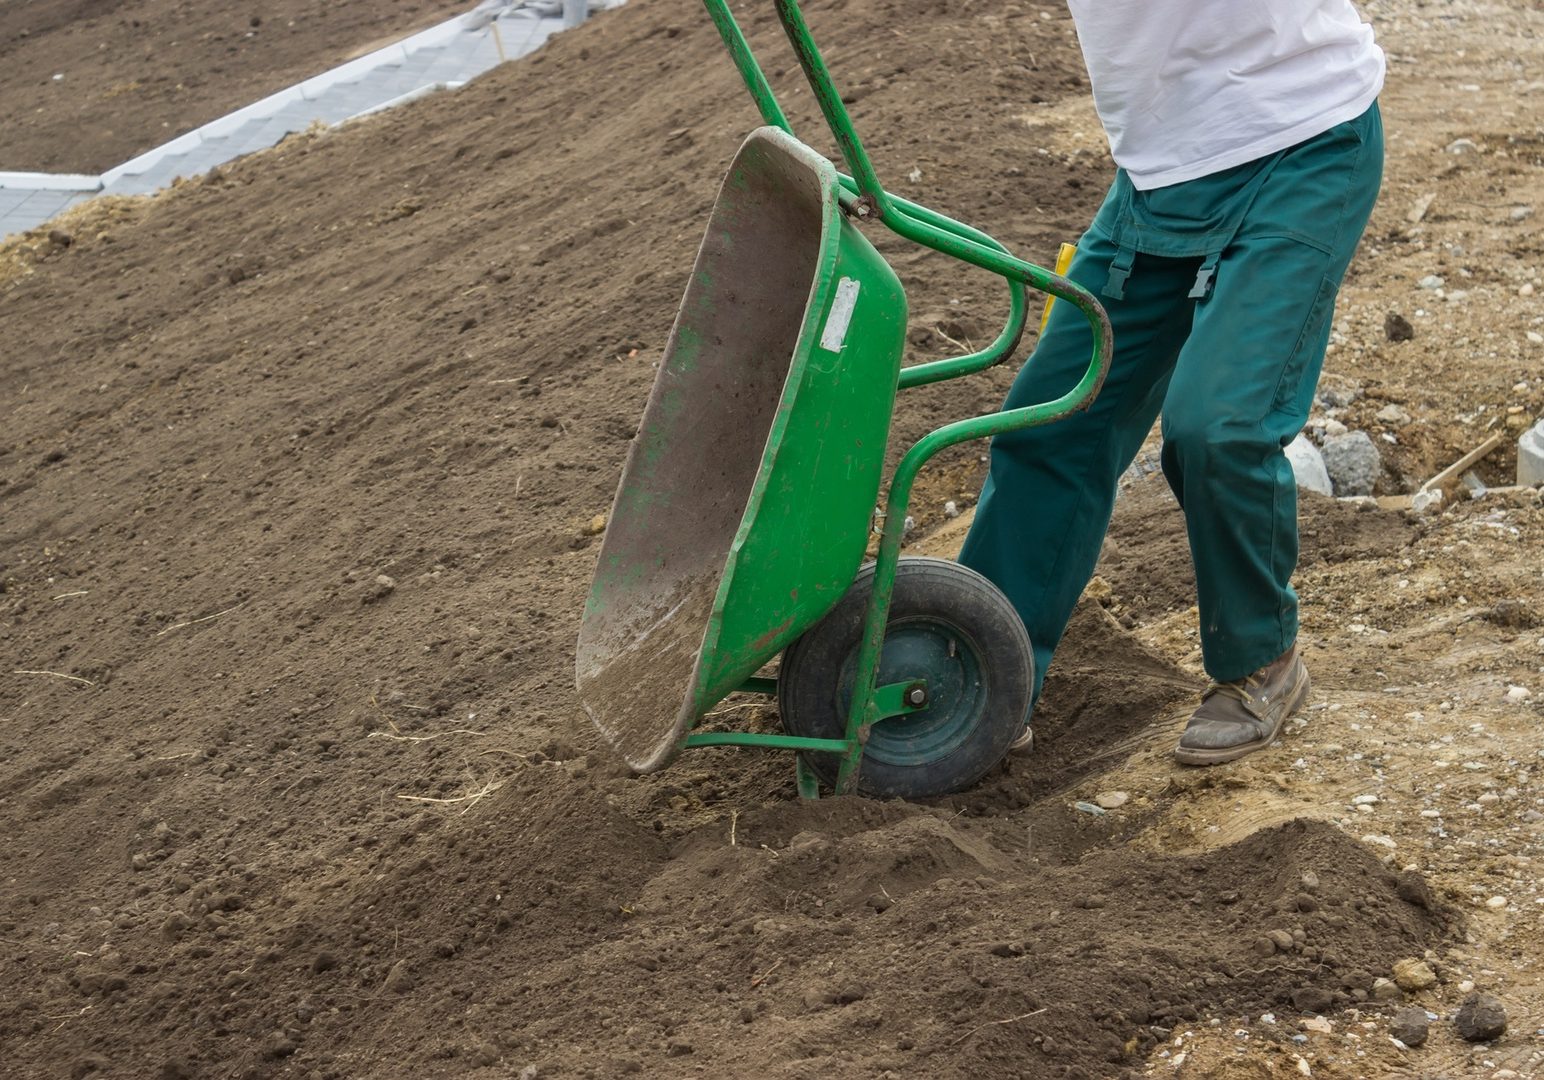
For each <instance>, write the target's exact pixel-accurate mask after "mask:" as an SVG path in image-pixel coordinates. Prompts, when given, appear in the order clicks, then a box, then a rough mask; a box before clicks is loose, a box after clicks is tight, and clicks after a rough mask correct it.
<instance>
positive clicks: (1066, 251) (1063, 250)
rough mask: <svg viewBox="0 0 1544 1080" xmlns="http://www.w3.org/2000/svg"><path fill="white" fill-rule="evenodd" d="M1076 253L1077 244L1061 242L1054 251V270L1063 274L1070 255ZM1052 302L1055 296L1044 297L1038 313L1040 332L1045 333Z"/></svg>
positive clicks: (1069, 260)
mask: <svg viewBox="0 0 1544 1080" xmlns="http://www.w3.org/2000/svg"><path fill="white" fill-rule="evenodd" d="M1077 253H1078V246H1077V245H1076V244H1063V245H1062V246H1061V247H1060V248H1059V249H1058V250H1057V252H1056V272H1057V273H1058V274H1061V275H1063V276H1065V275H1066V273H1067V268H1068V267H1069V266H1071V265H1072V257H1073V256H1074V255H1076V254H1077ZM1054 303H1056V297H1054V296H1047V297H1046V298H1045V310H1044V311H1042V312H1041V313H1040V332H1041V333H1042V334H1043V333H1045V324H1046V323H1047V322H1048V321H1050V318H1051V305H1052V304H1054Z"/></svg>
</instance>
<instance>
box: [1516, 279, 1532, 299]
mask: <svg viewBox="0 0 1544 1080" xmlns="http://www.w3.org/2000/svg"><path fill="white" fill-rule="evenodd" d="M1517 295H1518V296H1532V295H1533V282H1531V281H1525V282H1523V283H1522V285H1521V286H1519V287H1518V289H1517Z"/></svg>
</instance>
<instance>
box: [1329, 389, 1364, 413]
mask: <svg viewBox="0 0 1544 1080" xmlns="http://www.w3.org/2000/svg"><path fill="white" fill-rule="evenodd" d="M1361 396H1362V391H1361V389H1360V388H1359V387H1356V386H1321V387H1319V400H1320V401H1322V402H1323V403H1324V406H1325V408H1328V409H1344V408H1345V407H1346V406H1347V405H1349V404H1351V403H1352V402H1353V401H1355V400H1356V399H1357V398H1359V397H1361Z"/></svg>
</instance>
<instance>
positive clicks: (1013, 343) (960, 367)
mask: <svg viewBox="0 0 1544 1080" xmlns="http://www.w3.org/2000/svg"><path fill="white" fill-rule="evenodd" d="M702 2H703V6H704V7H706V8H707V9H708V16H709V17H710V18H711V19H712V20H713V25H714V26H716V27H717V28H718V33H719V37H721V38H722V39H723V41H724V47H725V48H727V49H728V50H729V55H730V57H731V58H732V59H733V60H734V65H735V67H736V68H737V69H738V70H739V72H740V78H741V79H742V80H744V82H745V88H746V89H747V90H749V91H750V95H751V98H752V100H754V101H755V103H756V108H757V110H758V111H759V112H760V113H761V119H762V121H763V122H764V123H765V124H767V125H768V126H770V127H775V128H779V129H780V130H782V131H784V132H786V133H787V134H789V135H792V134H793V128H792V127H791V126H790V125H789V123H788V117H787V116H786V115H785V114H784V113H783V109H782V106H781V105H779V104H778V100H777V95H776V94H774V93H773V92H772V87H771V85H770V84H769V83H768V82H767V78H766V75H765V74H763V73H762V70H761V65H760V64H758V63H757V62H756V57H755V55H754V54H752V52H751V48H750V44H749V43H748V42H747V41H746V40H745V35H744V34H743V33H742V32H741V30H740V25H739V23H738V22H736V20H735V17H734V14H733V13H732V12H731V11H730V10H729V5H728V3H727V0H702ZM779 14H780V15H781V12H779ZM801 25H802V22H801ZM784 26H785V27H786V26H787V21H786V20H785V21H784ZM805 37H806V39H807V38H808V32H807V31H806V32H805ZM811 48H813V45H811ZM829 81H830V80H829V78H827V82H828V83H829ZM837 107H838V108H841V99H840V98H839V97H838V98H837ZM828 115H829V114H828ZM844 115H845V112H844ZM848 129H849V130H850V129H851V123H850V122H849V123H848ZM833 130H834V128H833ZM853 138H854V139H855V140H856V138H857V136H856V135H854V136H853ZM858 152H859V153H860V154H861V153H862V148H861V147H859V148H858ZM843 153H844V154H846V147H844V148H843ZM849 160H851V159H850V158H849ZM863 160H864V161H867V159H866V158H864V159H863ZM837 175H838V179H839V181H840V183H841V185H842V189H843V199H842V203H843V206H844V207H845V208H847V209H848V210H850V211H851V210H855V209H856V208H858V207H859V206H860V205H861V206H862V207H864V208H865V209H866V207H867V205H868V204H867V203H865V202H863V200H862V196H863V194H864V192H863V190H862V188H861V186H860V184H859V182H858V181H857V180H855V179H854V178H853V177H851V176H848V175H847V174H846V173H838V174H837ZM875 183H876V186H877V181H875ZM881 194H883V195H884V198H885V199H886V201H887V204H888V210H889V213H890V215H891V219H894V218H901V217H905V218H909V219H912V220H913V221H915V222H918V223H920V224H923V225H928V226H932V227H933V228H935V229H940V230H942V231H943V232H945V233H948V234H951V235H954V236H958V237H960V238H962V239H965V240H971V241H974V242H975V243H977V244H980V245H982V246H984V247H987V248H991V249H993V250H996V251H999V252H1001V253H1003V254H1004V255H1007V254H1008V249H1007V248H1005V247H1004V246H1003V245H1002V244H1000V243H998V242H997V241H996V240H994V239H992V237H990V236H988V235H987V234H986V233H984V232H982V231H981V230H980V229H975V228H972V227H971V226H969V225H966V224H965V223H964V222H960V221H956V220H954V219H953V218H951V217H948V216H946V215H944V214H940V213H938V212H937V211H935V210H930V209H928V208H927V207H925V206H920V205H918V204H917V203H914V202H911V201H910V200H908V199H903V198H901V197H900V196H897V195H890V194H888V193H883V192H882V193H881ZM858 212H859V213H860V214H861V213H862V211H861V210H859V211H858ZM865 216H866V215H865ZM891 219H884V220H886V224H889V223H890V220H891ZM892 227H893V226H892ZM1028 316H1029V300H1028V296H1027V294H1026V289H1025V287H1024V284H1023V283H1022V282H1020V281H1017V280H1015V279H1013V278H1009V279H1008V321H1007V324H1006V325H1005V326H1004V327H1003V329H1002V332H1001V333H999V334H998V335H997V337H996V338H995V339H994V340H993V341H992V343H991V344H990V345H988V346H987V347H986V348H984V349H982V350H980V351H979V352H973V353H969V354H967V355H965V356H955V357H950V358H949V359H946V360H935V361H932V362H930V363H926V364H916V365H913V366H912V367H909V368H904V369H902V371H901V375H900V380H899V382H898V386H899V388H900V389H902V390H904V389H906V388H907V387H911V386H924V385H926V384H928V383H935V382H942V381H943V380H945V379H953V378H956V377H958V376H961V375H970V374H973V373H975V372H977V371H983V370H985V369H986V368H989V367H992V366H993V365H995V364H1000V363H1002V362H1003V361H1004V360H1006V359H1007V358H1008V357H1009V356H1011V355H1013V351H1014V350H1015V349H1016V348H1017V347H1018V344H1019V340H1020V339H1021V338H1022V337H1023V336H1024V327H1025V326H1026V324H1027V323H1028Z"/></svg>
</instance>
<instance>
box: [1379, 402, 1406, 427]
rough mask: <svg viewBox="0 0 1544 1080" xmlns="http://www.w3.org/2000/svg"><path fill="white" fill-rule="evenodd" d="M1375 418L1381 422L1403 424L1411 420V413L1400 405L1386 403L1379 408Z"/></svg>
mask: <svg viewBox="0 0 1544 1080" xmlns="http://www.w3.org/2000/svg"><path fill="white" fill-rule="evenodd" d="M1374 419H1376V420H1377V421H1378V422H1379V423H1381V424H1396V425H1399V426H1403V425H1405V424H1408V423H1409V422H1410V414H1409V413H1407V412H1406V411H1405V410H1404V409H1401V408H1400V407H1399V406H1398V405H1385V406H1383V408H1381V409H1379V410H1378V412H1377V414H1376V415H1375V417H1374Z"/></svg>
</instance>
